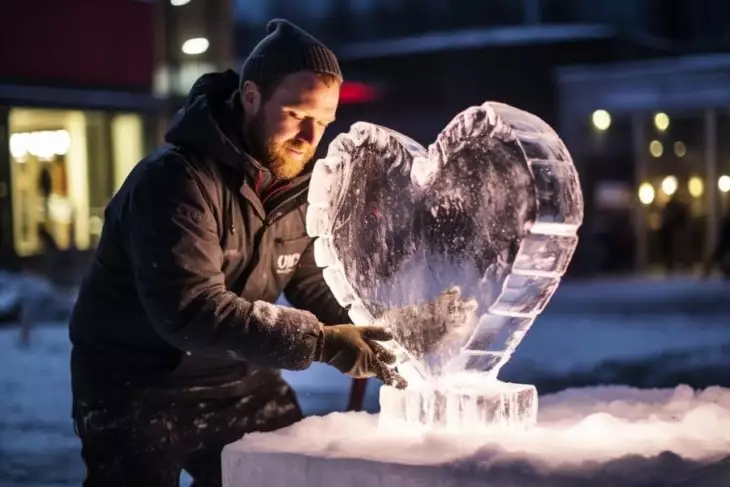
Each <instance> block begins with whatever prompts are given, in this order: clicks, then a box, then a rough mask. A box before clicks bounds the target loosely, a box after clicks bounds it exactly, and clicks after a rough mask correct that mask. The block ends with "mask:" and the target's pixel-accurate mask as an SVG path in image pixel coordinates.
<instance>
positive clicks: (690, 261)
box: [636, 110, 708, 273]
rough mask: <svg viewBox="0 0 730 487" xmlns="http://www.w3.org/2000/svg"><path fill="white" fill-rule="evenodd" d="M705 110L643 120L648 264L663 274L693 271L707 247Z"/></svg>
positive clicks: (641, 186)
mask: <svg viewBox="0 0 730 487" xmlns="http://www.w3.org/2000/svg"><path fill="white" fill-rule="evenodd" d="M706 145H707V140H706V113H705V111H704V110H703V111H692V112H655V113H652V114H646V115H644V116H643V122H642V126H641V139H640V140H639V141H638V145H637V151H639V152H640V155H641V157H640V159H639V164H640V165H641V166H640V170H639V174H641V175H642V176H641V177H640V179H641V180H640V181H637V183H638V185H637V187H636V191H637V197H638V199H639V201H640V203H641V206H642V211H643V221H644V222H645V225H644V230H643V231H642V229H638V230H639V232H642V233H643V235H639V238H643V239H645V240H644V241H645V244H646V245H645V252H646V255H644V256H643V259H641V260H643V262H644V263H645V265H647V266H648V267H649V269H651V270H656V271H659V272H661V273H672V272H691V271H693V270H696V268H697V267H698V266H699V265H700V264H701V263H702V262H703V260H704V258H705V249H706V245H707V221H708V220H707V219H708V205H707V201H708V199H707V194H706V191H707V185H708V181H707V176H708V171H707V147H706Z"/></svg>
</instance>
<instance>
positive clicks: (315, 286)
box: [284, 243, 352, 325]
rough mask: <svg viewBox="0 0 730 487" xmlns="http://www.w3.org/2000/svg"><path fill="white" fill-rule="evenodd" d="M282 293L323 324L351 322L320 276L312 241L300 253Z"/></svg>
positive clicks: (320, 272)
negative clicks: (296, 264)
mask: <svg viewBox="0 0 730 487" xmlns="http://www.w3.org/2000/svg"><path fill="white" fill-rule="evenodd" d="M284 295H285V296H286V299H287V300H288V301H289V302H290V303H291V304H292V306H294V307H296V308H299V309H305V310H307V311H311V312H312V313H314V314H315V315H316V316H317V318H319V320H320V321H321V322H322V323H324V324H327V325H339V324H347V323H352V320H350V317H349V315H348V314H347V310H346V309H345V308H343V307H342V306H340V303H338V302H337V300H336V299H335V297H334V295H333V294H332V291H330V288H329V286H328V285H327V283H326V282H325V280H324V278H323V277H322V268H320V267H318V266H317V264H316V262H315V261H314V244H313V243H311V244H309V247H307V249H306V250H305V251H304V252H303V253H302V256H301V257H300V259H299V265H298V267H297V270H296V271H295V273H294V275H293V276H292V279H291V281H289V284H288V285H287V287H286V289H285V290H284Z"/></svg>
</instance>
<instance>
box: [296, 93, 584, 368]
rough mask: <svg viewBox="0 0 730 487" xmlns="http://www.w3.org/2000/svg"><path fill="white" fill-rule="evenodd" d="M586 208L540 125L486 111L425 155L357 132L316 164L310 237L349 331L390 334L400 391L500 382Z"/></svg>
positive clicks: (366, 129) (384, 136)
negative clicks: (484, 377) (417, 385)
mask: <svg viewBox="0 0 730 487" xmlns="http://www.w3.org/2000/svg"><path fill="white" fill-rule="evenodd" d="M582 219H583V199H582V194H581V190H580V186H579V182H578V176H577V174H576V171H575V168H574V165H573V162H572V159H571V157H570V155H569V153H568V151H567V149H566V147H565V145H564V144H563V142H562V141H561V140H560V139H559V137H558V136H557V134H556V133H555V132H554V131H553V130H552V129H551V128H550V126H548V125H547V124H546V123H545V122H543V121H542V120H540V119H539V118H538V117H536V116H534V115H532V114H529V113H527V112H524V111H521V110H519V109H517V108H514V107H511V106H509V105H505V104H502V103H494V102H487V103H484V104H483V105H481V106H478V107H471V108H468V109H467V110H465V111H463V112H461V113H460V114H458V115H457V116H456V117H455V118H454V119H453V120H452V121H451V122H450V123H449V124H448V125H447V126H446V128H444V129H443V131H442V132H441V133H440V134H439V136H438V137H437V138H436V141H435V142H434V143H432V144H431V145H430V146H429V147H428V149H426V148H424V147H422V146H421V145H419V144H418V143H416V142H415V141H413V140H411V139H409V138H408V137H406V136H404V135H402V134H400V133H398V132H396V131H394V130H391V129H388V128H385V127H381V126H378V125H374V124H370V123H365V122H358V123H355V124H354V125H352V127H351V129H350V131H349V132H348V133H346V134H341V135H339V136H338V137H337V138H336V139H335V140H334V141H333V142H332V143H331V144H330V146H329V150H328V153H327V156H326V157H325V158H324V159H321V160H319V161H317V163H316V165H315V168H314V173H313V175H312V181H311V184H310V191H309V208H308V211H307V231H308V233H309V234H310V235H311V236H313V237H319V238H317V239H316V240H315V258H316V261H317V264H318V265H319V266H321V267H325V269H324V271H323V272H324V276H325V280H326V281H327V283H328V285H329V286H330V288H331V289H332V291H333V293H334V294H335V296H336V298H337V299H338V301H339V302H340V304H341V305H343V306H346V307H348V308H349V313H350V317H351V318H352V320H353V322H354V323H356V324H362V325H365V324H372V323H376V322H381V323H385V324H387V325H388V326H389V327H390V328H391V329H392V330H393V333H394V336H395V340H394V342H392V343H391V344H390V346H391V347H392V348H393V349H394V350H395V351H396V352H398V355H399V370H400V371H401V373H407V377H406V378H407V379H409V381H413V380H419V379H426V380H430V381H435V380H439V379H441V378H443V377H444V376H446V375H451V374H454V373H460V372H465V371H476V372H481V373H486V374H489V375H492V376H496V374H497V372H498V371H499V369H500V368H501V367H502V366H503V365H504V364H505V363H506V361H507V360H508V359H509V357H510V356H511V354H512V353H513V352H514V350H515V349H516V347H517V346H518V345H519V343H520V341H521V340H522V337H523V336H524V334H525V333H526V332H527V330H528V329H529V327H530V326H531V324H532V322H533V320H534V319H535V317H536V316H537V315H538V314H539V313H540V312H542V310H543V309H544V307H545V306H546V305H547V303H548V301H549V299H550V298H551V296H552V295H553V293H554V292H555V290H556V288H557V286H558V284H559V282H560V279H561V276H562V275H563V274H564V272H565V270H566V268H567V266H568V264H569V262H570V260H571V258H572V255H573V252H574V250H575V247H576V245H577V237H576V232H577V230H578V227H579V226H580V225H581V223H582Z"/></svg>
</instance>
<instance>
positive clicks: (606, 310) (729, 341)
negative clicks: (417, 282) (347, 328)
mask: <svg viewBox="0 0 730 487" xmlns="http://www.w3.org/2000/svg"><path fill="white" fill-rule="evenodd" d="M662 290H663V292H662ZM729 290H730V288H728V287H726V286H725V285H722V284H720V283H717V282H710V283H696V282H692V281H686V282H671V283H642V282H634V283H631V284H629V285H627V284H626V283H612V284H611V283H610V284H602V285H601V284H598V283H596V284H585V285H578V284H576V285H572V286H565V289H561V291H559V293H558V295H556V298H555V302H554V303H552V304H551V306H550V307H549V309H548V311H547V312H546V314H545V315H544V316H542V317H540V318H539V319H538V320H537V321H536V323H535V325H534V327H533V328H532V330H531V331H530V332H529V333H528V335H527V337H526V338H525V340H524V342H523V344H522V345H521V346H520V348H519V349H518V351H517V353H516V354H515V356H514V358H513V360H512V361H511V362H510V363H509V364H508V365H507V366H506V367H505V369H504V371H503V375H502V376H501V377H502V378H503V379H504V380H513V381H522V382H528V381H529V382H532V383H535V384H536V385H537V386H538V390H539V391H540V393H541V394H549V393H552V392H556V391H560V390H564V389H567V388H573V389H571V390H569V391H564V392H562V393H560V394H558V395H544V396H542V397H541V405H544V406H545V407H544V408H543V409H541V418H546V419H548V420H549V416H550V415H551V414H553V415H554V414H557V413H555V411H558V410H564V409H565V408H568V410H569V411H571V409H570V408H573V409H572V413H573V414H574V416H575V417H578V416H580V415H588V414H589V410H590V408H591V407H593V406H595V405H597V404H601V405H609V406H610V405H611V404H614V403H616V402H617V401H618V403H620V402H621V401H624V402H627V401H628V402H630V403H632V404H634V407H635V408H638V409H639V410H642V411H645V412H646V415H645V416H637V417H635V418H634V422H633V423H632V424H633V425H636V426H637V428H639V429H637V430H636V431H649V430H647V429H646V428H647V427H648V426H647V421H648V419H647V418H648V417H649V415H650V413H651V411H652V408H656V409H657V410H659V409H661V408H664V407H665V406H666V405H667V404H669V402H667V401H669V400H668V399H667V398H668V397H671V394H672V392H651V391H642V392H639V391H636V390H632V389H628V388H621V389H610V390H605V389H595V388H592V387H593V386H595V385H597V384H601V383H609V384H624V385H629V386H634V387H641V388H644V389H649V388H654V387H667V388H672V389H674V388H675V387H676V386H677V385H678V384H682V383H686V384H689V385H690V386H691V387H692V388H695V389H703V388H705V387H707V386H712V385H722V386H725V387H730V373H728V370H730V367H729V366H730V310H728V309H725V308H728V302H730V300H727V298H726V296H727V295H728V294H727V292H728V291H729ZM698 303H700V304H698ZM31 338H32V340H31V346H30V347H29V348H21V347H19V346H18V339H19V331H18V329H17V328H16V327H12V326H7V327H4V328H3V329H0V487H19V486H25V487H30V486H33V487H60V486H70V485H80V482H81V479H82V478H83V466H82V465H81V462H80V460H79V453H78V449H79V444H78V441H77V439H76V437H75V436H74V433H73V428H72V424H71V421H70V398H69V392H68V390H69V387H68V382H69V377H68V358H69V355H68V354H69V345H68V340H67V333H66V328H65V326H64V325H63V323H58V322H55V323H46V324H44V325H39V326H37V327H36V328H35V329H34V330H33V333H32V336H31ZM285 375H286V377H287V378H288V379H289V380H290V381H291V383H292V384H293V385H294V387H295V389H296V390H297V391H298V393H299V398H300V402H301V403H302V406H303V407H304V409H305V411H306V412H308V413H310V414H324V413H327V412H330V411H341V410H343V409H344V407H345V405H346V403H347V395H348V387H349V384H350V381H349V380H348V379H347V378H346V377H344V376H341V375H340V374H339V373H337V372H336V371H335V370H334V369H331V368H328V367H322V366H315V367H312V368H311V369H310V370H308V371H305V372H298V373H286V374H285ZM578 387H584V388H583V389H576V388H578ZM682 391H684V392H682ZM679 394H687V391H686V390H684V389H680V392H679ZM712 394H717V393H713V392H706V393H705V396H702V397H707V395H712ZM657 398H659V399H657ZM657 401H659V402H657ZM662 401H663V402H662ZM551 404H552V405H553V406H550V405H551ZM591 404H593V406H591ZM596 407H597V406H596ZM601 407H603V406H601ZM607 407H608V406H607ZM725 407H730V406H728V405H727V404H725ZM551 408H552V409H551ZM561 408H562V409H561ZM366 409H367V410H368V411H371V412H372V411H376V410H377V384H376V383H375V382H373V381H371V382H370V384H369V386H368V394H367V400H366ZM682 411H683V414H685V413H688V412H689V410H687V409H685V410H682ZM609 413H610V414H611V415H613V416H615V418H613V416H609V417H606V416H598V417H597V418H596V419H595V420H594V421H593V423H591V422H590V421H588V422H587V423H585V424H584V425H583V427H584V428H587V427H589V426H590V425H591V424H596V423H597V424H598V425H599V426H601V425H603V426H605V424H613V423H611V422H612V421H613V422H614V423H615V424H618V425H620V426H621V425H623V426H621V427H622V428H624V430H625V431H630V429H631V428H629V427H628V426H626V424H625V419H626V418H623V416H621V414H619V413H618V412H616V410H610V411H609ZM705 413H707V411H705ZM708 414H709V413H708ZM589 417H590V416H589ZM622 418H623V419H622ZM553 419H554V416H553ZM690 419H691V420H692V421H694V423H692V424H694V425H695V426H696V427H697V431H698V434H701V433H702V432H703V431H712V432H713V433H714V435H715V436H714V438H715V440H717V441H716V442H715V443H714V444H715V445H719V447H718V448H719V450H718V451H720V452H722V451H723V449H724V452H725V454H726V455H730V445H729V444H728V441H730V440H728V438H730V428H725V429H724V430H723V429H719V428H718V427H719V426H720V424H722V425H724V426H728V424H727V423H715V424H714V430H713V429H712V428H713V423H712V422H711V421H712V420H711V419H710V416H708V415H707V414H704V415H703V414H695V415H694V416H692V415H691V416H690ZM576 421H577V420H576ZM575 424H580V422H579V421H578V422H575V421H574V425H575ZM632 428H633V426H632ZM641 428H644V429H643V430H642V429H641ZM703 428H710V429H709V430H703ZM624 430H622V431H624ZM576 431H578V430H576ZM723 434H724V435H725V436H722V435H723ZM718 435H720V436H719V437H718ZM723 441H725V443H722V442H723ZM627 443H633V442H628V441H627ZM629 446H632V445H629V444H627V445H626V447H627V449H626V453H629V452H630V451H631V450H630V449H629ZM634 446H635V445H634ZM614 447H615V448H616V452H617V453H618V454H620V453H621V444H618V445H614ZM716 456H717V457H718V458H720V457H722V456H723V455H721V454H718V455H716ZM678 458H679V457H676V455H675V456H672V455H671V454H670V455H669V456H667V455H664V456H662V455H659V456H657V457H656V459H655V460H654V461H655V466H656V465H660V466H661V468H663V469H665V468H673V467H672V465H675V466H676V465H679V464H680V463H682V462H684V460H682V459H681V458H680V459H678ZM688 461H689V460H688ZM667 462H668V463H667ZM672 462H674V463H672ZM678 462H679V463H678ZM729 462H730V461H728V460H727V459H726V460H725V463H724V464H723V463H717V464H716V465H715V466H714V467H713V468H715V469H719V471H727V469H728V468H730V467H728V465H727V464H728V463H729ZM639 463H641V464H642V465H643V466H644V467H646V466H647V465H650V464H647V463H646V462H643V463H642V462H639ZM602 465H603V464H602ZM682 465H684V466H686V465H689V463H687V464H686V465H685V464H682ZM723 465H724V467H723ZM612 466H613V467H612ZM630 467H631V464H630V463H625V462H622V463H619V464H615V463H613V464H612V463H610V462H608V463H606V464H605V468H606V469H609V470H610V469H611V468H615V469H619V470H621V469H624V470H625V469H627V468H630ZM637 468H638V467H637ZM722 468H725V470H722ZM621 471H623V470H621ZM699 472H700V473H702V472H707V469H701V470H700V471H699ZM535 475H538V476H539V471H538V472H537V473H536V474H535ZM703 475H708V477H706V478H708V479H710V480H708V481H707V482H709V483H704V484H703V483H695V484H686V485H697V486H700V487H705V486H716V485H717V486H722V485H730V480H729V481H728V482H727V484H722V483H713V482H714V479H716V477H711V476H709V475H710V474H707V473H703ZM629 477H631V475H628V477H627V478H629ZM726 478H727V479H730V472H728V473H727V477H726ZM698 482H699V481H698ZM518 484H519V483H518ZM518 484H514V483H512V484H510V483H505V485H518ZM525 485H526V484H525ZM545 485H558V484H548V483H546V484H545ZM565 485H570V486H573V485H578V484H575V483H569V482H568V481H567V480H566V483H565ZM616 485H623V484H616ZM627 485H631V484H627ZM633 485H662V484H646V483H645V484H641V483H638V480H637V483H635V484H633ZM682 487H684V484H683V485H682Z"/></svg>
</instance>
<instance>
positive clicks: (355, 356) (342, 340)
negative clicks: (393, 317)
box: [319, 325, 408, 389]
mask: <svg viewBox="0 0 730 487" xmlns="http://www.w3.org/2000/svg"><path fill="white" fill-rule="evenodd" d="M322 330H323V331H322V335H323V336H322V339H321V345H320V347H319V362H324V363H326V364H329V365H332V366H333V367H335V368H337V369H338V370H339V371H340V372H342V373H344V374H347V375H350V376H352V377H354V378H356V379H364V378H367V377H377V378H379V379H380V380H382V381H383V383H385V384H387V385H391V386H394V387H397V388H398V389H404V388H405V387H406V386H407V385H408V383H407V382H406V380H405V379H404V378H403V377H401V376H400V375H399V374H398V373H397V372H396V371H395V370H393V369H391V368H390V367H388V365H392V364H394V363H395V360H396V357H395V354H393V353H392V352H390V351H388V350H387V349H386V348H385V347H384V346H383V345H382V344H380V343H378V342H379V341H389V340H392V339H393V335H392V334H391V332H390V331H389V330H388V329H386V328H383V327H381V326H358V325H332V326H324V327H323V328H322Z"/></svg>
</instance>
